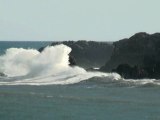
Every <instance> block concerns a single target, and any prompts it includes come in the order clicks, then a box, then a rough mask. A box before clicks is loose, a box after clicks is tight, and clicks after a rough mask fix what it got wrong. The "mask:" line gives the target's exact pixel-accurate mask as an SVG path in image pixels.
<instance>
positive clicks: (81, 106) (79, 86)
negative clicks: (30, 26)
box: [0, 42, 160, 120]
mask: <svg viewBox="0 0 160 120" xmlns="http://www.w3.org/2000/svg"><path fill="white" fill-rule="evenodd" d="M22 43H23V42H20V43H19V42H16V43H14V42H12V43H11V42H9V43H3V44H6V46H5V47H4V46H3V45H2V43H1V42H0V47H1V50H2V49H3V50H4V49H6V48H9V47H25V48H28V47H29V48H37V49H38V48H39V47H42V46H45V45H46V44H48V43H43V44H42V43H41V42H40V43H39V42H37V43H36V44H33V43H32V42H31V43H27V42H26V44H22ZM7 44H8V47H7ZM12 45H13V46H12ZM106 81H107V80H106ZM106 81H105V78H104V79H100V78H98V79H95V78H91V79H90V80H87V81H82V82H80V83H76V84H72V85H46V86H44V85H41V86H29V85H17V86H8V85H1V86H0V120H160V86H159V85H158V84H150V83H148V84H139V83H136V84H135V83H134V84H133V83H131V82H124V81H108V82H106Z"/></svg>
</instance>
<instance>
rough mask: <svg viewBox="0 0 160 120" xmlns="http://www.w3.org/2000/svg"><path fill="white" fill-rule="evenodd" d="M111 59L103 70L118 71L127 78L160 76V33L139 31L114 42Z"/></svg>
mask: <svg viewBox="0 0 160 120" xmlns="http://www.w3.org/2000/svg"><path fill="white" fill-rule="evenodd" d="M113 45H114V50H113V53H112V55H111V58H110V60H109V61H108V62H107V63H106V64H105V66H103V67H101V71H107V72H111V71H112V70H113V71H116V72H118V73H119V74H121V75H122V76H123V77H125V78H160V75H159V73H160V33H155V34H152V35H150V34H147V33H144V32H141V33H137V34H135V35H133V36H132V37H130V38H129V39H123V40H120V41H118V42H114V43H113Z"/></svg>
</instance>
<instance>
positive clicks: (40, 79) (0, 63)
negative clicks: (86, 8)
mask: <svg viewBox="0 0 160 120" xmlns="http://www.w3.org/2000/svg"><path fill="white" fill-rule="evenodd" d="M70 52H71V48H69V47H68V46H65V45H57V46H51V47H46V48H45V49H44V51H43V52H42V53H40V52H39V51H37V50H34V49H23V48H10V49H7V51H6V53H5V54H4V55H2V56H0V72H2V73H4V74H6V75H7V76H8V78H6V79H4V78H3V81H2V80H1V81H0V85H52V84H74V83H78V82H80V81H83V80H87V79H89V78H92V77H110V78H112V79H115V80H118V79H120V76H119V75H118V74H109V73H101V72H87V71H86V70H84V69H83V68H80V67H70V66H69V62H68V59H69V53H70Z"/></svg>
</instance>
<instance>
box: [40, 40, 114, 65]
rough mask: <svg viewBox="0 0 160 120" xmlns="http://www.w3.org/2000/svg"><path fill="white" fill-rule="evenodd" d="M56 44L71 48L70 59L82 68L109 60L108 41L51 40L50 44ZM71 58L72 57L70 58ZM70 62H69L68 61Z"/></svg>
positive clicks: (110, 52) (109, 44)
mask: <svg viewBox="0 0 160 120" xmlns="http://www.w3.org/2000/svg"><path fill="white" fill-rule="evenodd" d="M57 44H64V45H67V46H69V47H71V48H72V51H71V53H70V56H72V57H70V60H69V61H74V62H73V63H75V61H76V64H77V65H78V66H81V67H84V68H91V67H93V68H94V67H101V66H102V65H104V64H105V62H106V61H107V60H109V58H110V56H111V54H112V51H113V45H112V43H108V42H94V41H84V40H81V41H63V42H53V43H52V44H51V46H54V45H57ZM43 49H44V48H40V49H39V51H42V50H43ZM71 58H74V60H73V59H71ZM70 63H71V62H70Z"/></svg>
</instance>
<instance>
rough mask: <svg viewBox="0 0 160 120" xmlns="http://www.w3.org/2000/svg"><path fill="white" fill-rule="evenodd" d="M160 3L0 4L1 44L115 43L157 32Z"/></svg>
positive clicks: (44, 0)
mask: <svg viewBox="0 0 160 120" xmlns="http://www.w3.org/2000/svg"><path fill="white" fill-rule="evenodd" d="M159 5H160V0H0V40H3V41H5V40H10V41H12V40H16V41H23V40H25V41H26V40H29V41H32V40H34V41H54V40H55V41H58V40H96V41H117V40H120V39H123V38H127V37H130V36H132V35H133V34H135V33H137V32H148V33H150V34H152V33H155V32H160V13H159V12H160V7H159Z"/></svg>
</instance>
